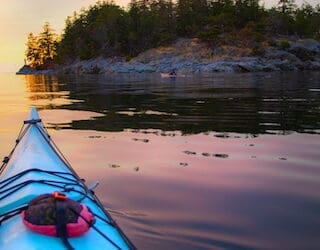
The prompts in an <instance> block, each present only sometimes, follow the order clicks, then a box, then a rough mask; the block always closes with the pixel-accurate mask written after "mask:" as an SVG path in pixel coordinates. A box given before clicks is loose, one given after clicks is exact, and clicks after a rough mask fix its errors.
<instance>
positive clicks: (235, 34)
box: [26, 0, 320, 69]
mask: <svg viewBox="0 0 320 250" xmlns="http://www.w3.org/2000/svg"><path fill="white" fill-rule="evenodd" d="M277 36H287V37H288V36H295V37H297V38H313V39H318V40H319V39H320V5H319V4H318V5H317V6H311V5H309V4H306V3H305V4H303V5H302V6H300V7H297V6H296V4H295V2H294V0H280V1H279V3H278V5H277V6H275V7H273V8H271V9H266V8H265V7H264V6H263V5H261V4H260V3H259V0H177V1H176V2H173V1H171V0H132V1H131V2H130V3H129V5H128V8H127V9H123V8H121V7H120V6H118V5H116V4H115V3H114V2H112V1H99V2H97V3H96V4H95V5H92V6H90V7H89V8H87V9H82V10H81V11H80V12H79V13H77V12H74V13H73V15H72V16H69V17H67V19H66V23H65V29H64V31H63V33H62V34H61V36H60V37H59V39H58V36H57V35H56V34H55V33H54V31H53V30H52V29H51V28H50V25H49V23H45V25H44V26H43V32H42V33H40V34H39V35H38V36H36V35H34V34H32V33H31V34H29V36H28V40H27V50H26V60H27V64H28V65H29V66H31V67H33V68H37V69H44V68H50V67H51V66H52V65H53V64H63V63H69V62H72V61H74V60H76V59H80V60H86V59H90V58H95V57H99V56H102V57H116V56H121V57H125V58H127V59H129V58H132V57H134V56H136V55H137V54H139V53H141V52H143V51H145V50H147V49H150V48H154V47H158V46H160V45H166V44H168V43H171V42H172V41H174V40H176V39H177V38H179V37H186V38H195V37H196V38H199V39H201V40H202V41H204V42H207V43H208V44H209V45H211V46H215V45H217V44H233V45H236V46H251V47H257V48H259V46H262V44H263V43H265V42H266V41H269V42H270V41H271V40H272V38H273V37H277Z"/></svg>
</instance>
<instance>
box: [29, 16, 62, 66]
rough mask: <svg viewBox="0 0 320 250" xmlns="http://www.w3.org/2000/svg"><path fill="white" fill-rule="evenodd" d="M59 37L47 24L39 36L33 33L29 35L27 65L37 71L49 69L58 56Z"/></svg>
mask: <svg viewBox="0 0 320 250" xmlns="http://www.w3.org/2000/svg"><path fill="white" fill-rule="evenodd" d="M57 41H58V38H57V35H56V34H55V33H54V32H53V29H51V28H50V24H49V23H48V22H46V23H45V24H44V26H43V32H41V33H40V34H39V35H38V36H35V35H34V34H33V33H30V34H29V35H28V39H27V44H26V45H27V49H26V52H25V55H26V59H27V64H28V65H29V66H30V67H32V68H36V69H47V68H49V67H50V66H51V64H52V62H53V59H54V57H55V56H56V55H57V53H56V48H57Z"/></svg>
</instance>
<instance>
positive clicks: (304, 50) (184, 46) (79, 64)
mask: <svg viewBox="0 0 320 250" xmlns="http://www.w3.org/2000/svg"><path fill="white" fill-rule="evenodd" d="M254 54H256V55H254ZM173 69H175V70H176V71H177V72H178V73H180V74H192V73H215V72H270V71H294V70H320V42H318V41H316V40H313V39H304V40H297V41H292V42H289V41H288V42H286V43H281V41H277V42H276V43H275V44H274V46H268V47H267V48H264V49H263V51H256V52H254V51H253V50H252V49H250V48H239V47H235V46H227V45H225V46H220V47H216V48H209V47H208V46H206V45H205V44H204V43H201V42H200V41H199V40H198V39H179V40H177V41H176V42H175V43H174V44H172V45H171V46H167V47H159V48H156V49H150V50H148V51H146V52H143V53H141V54H139V55H138V56H137V57H135V58H133V59H131V60H130V61H126V60H125V59H124V58H102V57H101V58H95V59H91V60H86V61H76V62H74V63H72V64H70V65H67V66H60V67H57V68H56V69H55V70H42V71H37V70H34V69H31V68H30V67H28V66H24V67H23V68H21V69H20V70H19V71H18V72H17V74H55V73H56V74H110V73H155V72H159V73H161V72H170V71H171V70H173Z"/></svg>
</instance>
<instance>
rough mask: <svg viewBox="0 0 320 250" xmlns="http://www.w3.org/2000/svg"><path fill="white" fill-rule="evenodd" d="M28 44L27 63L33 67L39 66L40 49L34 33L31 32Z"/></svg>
mask: <svg viewBox="0 0 320 250" xmlns="http://www.w3.org/2000/svg"><path fill="white" fill-rule="evenodd" d="M26 45H27V49H26V52H25V56H26V64H27V65H29V66H30V67H32V68H37V67H38V66H39V65H40V51H39V46H38V41H37V37H36V36H35V35H34V34H33V33H29V35H28V40H27V43H26Z"/></svg>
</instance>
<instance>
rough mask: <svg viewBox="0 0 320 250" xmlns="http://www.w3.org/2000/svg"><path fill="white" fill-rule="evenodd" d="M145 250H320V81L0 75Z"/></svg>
mask: <svg viewBox="0 0 320 250" xmlns="http://www.w3.org/2000/svg"><path fill="white" fill-rule="evenodd" d="M0 87H1V90H0V117H1V124H0V154H1V155H2V156H4V155H6V154H7V153H8V152H9V150H10V149H11V148H12V146H13V144H14V140H15V137H16V136H17V134H18V132H19V129H20V127H21V122H22V120H23V119H25V118H26V116H27V113H28V110H29V108H30V107H31V106H36V107H38V108H39V110H40V115H41V116H42V119H43V120H44V122H45V125H46V126H47V128H48V129H49V133H50V134H51V135H52V137H53V139H54V140H55V142H56V143H57V144H58V146H59V147H60V149H61V151H62V152H64V154H65V156H66V157H67V158H68V159H69V161H70V162H71V164H72V165H73V167H74V168H75V170H76V171H77V172H78V173H79V175H80V176H82V177H84V178H86V180H87V182H88V183H90V182H93V181H95V180H99V181H100V186H99V187H98V189H97V194H98V196H99V197H100V198H101V200H102V202H103V203H104V204H105V206H106V208H107V209H108V210H109V211H111V213H112V215H113V217H114V218H115V219H116V220H117V221H118V223H119V224H120V226H121V228H122V229H123V230H124V231H125V232H126V234H127V235H128V237H129V238H130V239H131V240H132V241H133V242H134V243H135V245H136V246H137V247H138V248H139V249H255V248H276V249H316V248H320V237H319V232H320V216H319V211H320V73H312V72H304V73H301V72H299V73H292V72H290V73H270V74H268V73H264V74H230V75H228V74H227V75H226V74H217V75H215V76H202V77H199V76H192V77H184V78H180V79H161V78H160V77H159V76H155V75H135V76H132V75H131V76H128V75H118V76H112V77H102V76H85V77H74V76H63V77H55V76H13V75H8V74H3V75H0Z"/></svg>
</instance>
